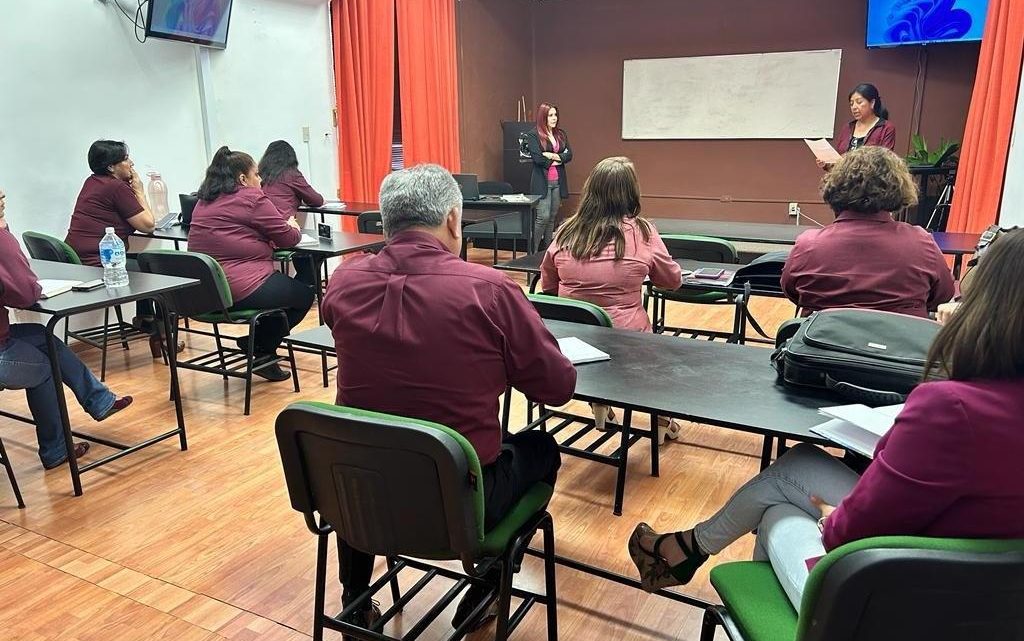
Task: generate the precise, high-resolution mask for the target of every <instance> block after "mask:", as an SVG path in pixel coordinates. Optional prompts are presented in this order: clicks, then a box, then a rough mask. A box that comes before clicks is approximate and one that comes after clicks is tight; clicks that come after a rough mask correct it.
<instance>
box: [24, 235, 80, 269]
mask: <svg viewBox="0 0 1024 641" xmlns="http://www.w3.org/2000/svg"><path fill="white" fill-rule="evenodd" d="M21 240H22V241H23V242H24V243H25V247H27V248H28V255H29V256H31V257H32V258H35V259H36V260H48V261H52V262H54V263H67V264H69V265H81V264H82V260H81V259H80V258H79V257H78V252H76V251H75V250H74V249H72V248H71V245H69V244H67V243H65V242H64V241H63V240H61V239H59V238H55V237H53V236H49V235H47V234H41V233H39V232H37V231H27V232H25V233H23V234H22V235H21Z"/></svg>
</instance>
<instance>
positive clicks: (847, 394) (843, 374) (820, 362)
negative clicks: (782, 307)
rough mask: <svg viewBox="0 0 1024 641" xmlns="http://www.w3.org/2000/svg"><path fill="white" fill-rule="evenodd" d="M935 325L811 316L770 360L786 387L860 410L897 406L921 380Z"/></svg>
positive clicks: (864, 312) (868, 313)
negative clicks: (826, 393) (818, 391)
mask: <svg viewBox="0 0 1024 641" xmlns="http://www.w3.org/2000/svg"><path fill="white" fill-rule="evenodd" d="M940 327H941V326H940V325H939V324H938V323H936V322H934V321H931V320H928V319H926V318H918V317H916V316H907V315H905V314H895V313H892V312H881V311H876V310H870V309H826V310H823V311H820V312H815V313H813V314H811V315H810V316H809V317H808V318H807V320H806V321H804V322H803V324H801V325H800V327H799V328H798V329H797V330H796V333H795V334H794V335H793V336H792V338H790V339H789V340H787V341H786V342H785V343H784V344H783V345H782V346H780V347H779V348H777V349H776V350H775V352H774V353H773V354H772V363H773V364H774V365H775V369H776V371H778V375H779V378H780V379H781V380H782V381H783V382H785V383H786V384H789V385H800V386H805V387H817V388H822V389H828V390H832V391H833V392H835V393H837V394H838V395H840V396H842V397H843V398H845V399H848V400H850V401H853V402H857V403H863V404H865V405H871V406H877V405H891V404H894V403H902V402H903V401H904V400H906V396H907V394H909V393H910V390H912V389H913V388H914V387H915V386H916V385H917V384H918V383H920V382H921V380H922V377H923V375H924V366H925V362H926V360H927V357H928V349H929V348H930V347H931V344H932V340H933V339H934V338H935V335H936V334H937V333H938V332H939V329H940Z"/></svg>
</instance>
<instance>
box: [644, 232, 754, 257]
mask: <svg viewBox="0 0 1024 641" xmlns="http://www.w3.org/2000/svg"><path fill="white" fill-rule="evenodd" d="M661 239H662V240H663V241H665V247H666V248H667V249H668V253H669V255H670V256H672V258H686V259H689V260H699V261H704V262H708V263H737V262H739V252H737V251H736V246H735V245H733V244H732V243H730V242H729V241H727V240H722V239H721V238H712V237H710V236H692V235H689V234H662V235H661Z"/></svg>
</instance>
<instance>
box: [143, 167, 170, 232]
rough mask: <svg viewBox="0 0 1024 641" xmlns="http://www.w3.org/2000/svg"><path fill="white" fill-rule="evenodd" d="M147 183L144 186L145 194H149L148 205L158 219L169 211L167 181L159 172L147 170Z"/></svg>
mask: <svg viewBox="0 0 1024 641" xmlns="http://www.w3.org/2000/svg"><path fill="white" fill-rule="evenodd" d="M148 175H149V184H148V185H147V186H146V195H147V196H149V206H150V207H152V208H153V217H154V218H156V219H157V220H158V221H159V220H160V219H162V218H163V217H164V216H166V215H167V212H169V211H170V208H169V205H168V204H167V183H165V182H164V179H163V178H161V177H160V172H158V171H151V172H149V174H148Z"/></svg>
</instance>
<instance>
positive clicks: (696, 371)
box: [545, 321, 843, 442]
mask: <svg viewBox="0 0 1024 641" xmlns="http://www.w3.org/2000/svg"><path fill="white" fill-rule="evenodd" d="M545 324H546V325H547V326H548V329H550V330H551V333H552V334H554V335H555V337H556V338H564V337H567V336H575V337H576V338H579V339H580V340H582V341H585V342H587V343H589V344H590V345H593V346H594V347H596V348H597V349H599V350H601V351H603V352H606V353H608V354H609V355H610V356H611V357H612V358H611V360H609V361H603V362H600V363H587V364H585V365H579V366H578V367H577V368H576V370H577V379H576V398H579V399H581V400H586V401H592V402H604V403H608V404H609V405H613V406H621V407H630V408H632V409H633V410H634V411H641V412H651V411H656V412H658V413H659V414H662V415H668V416H674V417H677V418H683V419H687V420H693V421H697V422H701V423H708V424H712V425H720V426H723V427H730V428H735V429H739V430H743V431H747V432H755V433H758V434H770V435H772V436H781V437H784V438H792V439H798V440H805V441H815V442H824V439H822V438H821V437H819V436H817V435H814V434H812V433H811V432H810V431H809V430H810V428H811V427H813V426H815V425H820V424H821V423H823V422H824V421H825V420H826V419H825V418H824V417H823V416H821V415H820V414H818V411H817V410H818V408H819V407H828V406H831V405H842V404H843V403H842V401H841V400H839V399H836V398H834V397H831V396H829V395H827V394H818V393H816V392H813V391H811V390H797V389H794V388H791V387H783V386H782V385H780V384H778V383H776V377H775V370H774V369H773V368H772V365H771V362H770V356H771V353H772V352H771V350H769V349H765V348H760V347H749V346H745V345H733V344H728V343H718V342H712V341H700V340H692V339H688V338H676V337H672V336H667V335H664V334H649V333H646V332H632V331H626V330H619V329H611V328H607V327H594V326H589V325H580V324H576V323H565V322H561V321H545Z"/></svg>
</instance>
